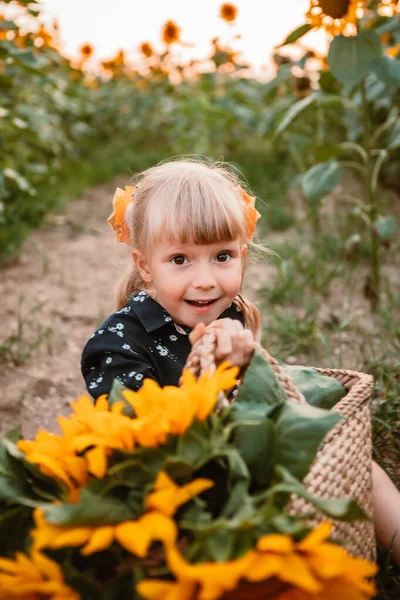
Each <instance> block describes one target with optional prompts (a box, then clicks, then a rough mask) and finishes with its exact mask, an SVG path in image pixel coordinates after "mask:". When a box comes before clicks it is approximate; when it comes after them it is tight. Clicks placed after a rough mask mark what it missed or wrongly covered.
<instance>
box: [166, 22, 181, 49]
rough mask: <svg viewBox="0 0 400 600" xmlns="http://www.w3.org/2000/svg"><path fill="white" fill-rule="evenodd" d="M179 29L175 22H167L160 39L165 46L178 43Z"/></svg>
mask: <svg viewBox="0 0 400 600" xmlns="http://www.w3.org/2000/svg"><path fill="white" fill-rule="evenodd" d="M180 35H181V28H180V27H179V25H177V24H176V23H175V21H167V22H166V23H165V25H164V27H163V28H162V39H163V41H164V42H165V43H166V44H168V45H169V44H174V43H175V42H177V41H179V38H180Z"/></svg>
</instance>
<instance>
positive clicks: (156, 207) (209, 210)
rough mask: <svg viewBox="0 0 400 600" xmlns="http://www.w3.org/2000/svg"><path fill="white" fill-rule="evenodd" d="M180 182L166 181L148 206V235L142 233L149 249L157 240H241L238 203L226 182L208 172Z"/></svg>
mask: <svg viewBox="0 0 400 600" xmlns="http://www.w3.org/2000/svg"><path fill="white" fill-rule="evenodd" d="M209 172H210V170H209ZM209 174H210V175H211V174H212V175H214V174H216V177H214V176H212V177H210V176H207V175H209ZM180 179H181V181H180V182H177V181H176V178H175V177H174V178H171V179H169V180H167V181H166V182H165V183H164V184H163V186H162V188H161V189H158V190H157V192H156V194H155V195H154V198H153V199H152V201H151V202H149V203H148V206H147V210H148V214H147V215H146V216H147V218H146V219H145V222H146V223H147V224H148V231H147V232H146V233H145V232H143V233H144V235H145V238H146V239H147V241H148V243H149V244H150V247H152V246H153V244H154V243H155V242H156V241H157V240H160V239H161V240H163V241H165V242H173V241H179V242H181V243H183V244H186V243H194V244H213V243H216V242H218V241H232V240H237V239H241V240H244V239H245V237H246V233H245V223H244V218H243V211H242V207H241V205H240V200H239V197H238V195H237V193H236V192H235V190H234V189H233V185H231V183H230V182H229V181H228V180H227V179H226V178H224V177H221V175H220V174H219V173H216V172H215V171H214V173H213V172H212V171H211V173H207V174H206V176H204V173H199V177H195V178H193V173H191V177H190V178H189V177H186V178H185V177H181V178H180ZM177 183H178V185H177Z"/></svg>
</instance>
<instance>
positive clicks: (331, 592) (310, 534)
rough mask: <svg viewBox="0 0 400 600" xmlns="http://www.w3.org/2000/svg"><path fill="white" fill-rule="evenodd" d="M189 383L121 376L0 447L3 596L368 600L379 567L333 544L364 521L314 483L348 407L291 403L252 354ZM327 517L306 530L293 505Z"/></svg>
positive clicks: (45, 599) (1, 599)
mask: <svg viewBox="0 0 400 600" xmlns="http://www.w3.org/2000/svg"><path fill="white" fill-rule="evenodd" d="M237 375H238V370H237V368H236V367H234V368H232V367H230V366H229V365H228V364H222V365H220V366H219V367H218V368H217V369H216V370H215V371H214V372H213V373H205V374H203V375H201V376H200V377H199V378H198V379H196V377H195V376H194V375H193V374H192V373H191V372H190V370H186V371H184V373H183V375H182V380H181V385H180V386H179V387H172V386H171V387H165V388H160V387H159V386H158V385H157V383H155V382H154V381H152V380H145V381H144V384H143V387H142V388H141V389H140V390H139V391H137V392H133V391H130V390H128V389H126V388H124V387H123V386H122V385H121V384H119V382H117V381H116V382H115V384H114V387H113V389H112V391H111V393H110V395H109V397H108V398H107V397H101V398H99V399H98V400H97V402H96V403H95V404H94V403H93V402H92V401H91V400H90V398H89V397H87V396H82V397H81V398H79V399H78V400H77V401H76V402H75V403H73V404H72V409H73V412H72V414H71V416H70V417H69V418H65V417H60V418H59V425H60V428H61V432H62V433H61V434H59V435H57V434H53V433H49V432H47V431H39V433H38V434H37V437H36V439H35V440H34V441H25V440H21V439H19V434H18V432H17V431H13V432H10V433H9V434H8V435H6V436H3V437H2V438H1V442H0V508H1V520H0V555H1V558H0V600H6V599H7V600H78V599H79V598H81V599H84V600H114V599H115V600H116V599H119V598H124V599H125V600H139V599H140V600H216V599H223V600H242V599H243V600H244V599H246V600H251V599H257V598H259V599H261V598H263V599H269V598H276V599H278V598H279V600H290V599H291V600H311V599H325V600H328V599H332V600H333V599H334V598H335V599H336V598H337V597H340V595H342V597H343V598H347V599H350V598H351V599H352V600H364V599H366V598H371V597H372V596H373V595H374V593H375V588H374V584H373V582H372V581H371V578H372V577H373V575H374V574H375V573H376V565H375V564H374V563H372V562H368V561H366V560H364V559H361V558H357V557H354V556H351V555H350V554H349V553H348V552H347V551H346V550H345V549H344V548H343V547H341V546H340V545H338V544H337V543H333V542H332V541H331V540H330V534H331V525H330V520H331V519H335V520H338V519H339V520H340V519H342V520H352V519H362V518H365V514H364V513H363V511H362V510H361V509H360V508H359V507H358V505H357V504H356V503H355V502H354V501H353V500H351V499H343V500H338V499H321V498H316V497H314V496H313V495H312V494H310V493H309V492H308V491H307V489H306V487H305V486H304V484H303V479H304V477H305V475H306V474H307V472H308V471H309V469H310V466H311V464H312V462H313V460H314V458H315V455H316V452H317V448H318V446H319V444H320V443H321V441H322V439H323V438H324V437H325V435H326V434H327V432H328V431H329V430H330V429H331V428H332V427H333V426H334V425H335V424H336V423H337V422H338V420H340V419H341V417H340V415H338V414H335V413H332V412H330V411H328V410H325V409H321V408H316V407H314V406H310V405H304V404H295V403H294V402H291V401H290V400H288V398H287V397H286V395H285V392H284V390H283V388H282V387H281V386H280V384H279V382H278V381H277V379H276V377H275V375H274V372H273V370H272V369H271V367H270V365H269V364H268V362H267V361H265V359H264V357H263V355H262V354H261V353H259V352H256V353H255V355H254V358H253V360H252V362H251V363H250V365H249V367H248V368H247V371H246V374H245V377H244V379H243V382H242V384H241V386H240V387H239V393H238V395H237V397H236V399H235V402H234V403H233V404H232V405H230V406H228V407H224V408H222V409H221V410H220V411H219V412H218V414H216V412H215V410H214V409H215V406H216V403H217V397H218V394H220V393H221V391H226V390H230V389H231V388H233V387H234V386H235V384H236V381H237ZM293 494H295V495H296V496H299V497H303V498H306V499H307V501H308V502H309V503H311V505H313V507H314V508H315V510H316V511H318V512H319V513H321V512H322V513H324V514H325V515H326V517H327V519H326V521H325V522H323V523H322V524H320V525H319V526H317V527H314V528H312V527H311V526H310V525H309V521H308V520H307V518H306V517H307V516H310V515H303V516H301V515H297V514H293V511H291V510H290V499H291V497H292V496H293Z"/></svg>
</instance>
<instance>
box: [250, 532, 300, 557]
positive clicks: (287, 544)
mask: <svg viewBox="0 0 400 600" xmlns="http://www.w3.org/2000/svg"><path fill="white" fill-rule="evenodd" d="M257 548H258V549H259V550H261V551H262V552H274V553H276V554H289V553H290V552H293V550H294V544H293V541H292V538H291V537H290V536H288V535H284V534H279V533H272V534H271V533H270V534H267V535H264V536H263V537H262V538H260V539H259V540H258V542H257Z"/></svg>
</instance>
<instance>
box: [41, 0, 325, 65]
mask: <svg viewBox="0 0 400 600" xmlns="http://www.w3.org/2000/svg"><path fill="white" fill-rule="evenodd" d="M222 3H223V2H222V0H199V1H197V2H194V1H193V0H41V5H42V16H43V18H44V20H45V21H48V22H50V21H51V20H52V19H53V18H57V19H58V21H59V24H60V33H61V41H62V43H63V49H64V52H65V53H66V54H67V55H69V56H72V57H73V56H76V54H77V49H78V48H79V46H80V45H81V44H83V43H91V44H93V45H94V46H95V48H96V57H97V58H99V59H100V60H104V59H108V58H111V57H112V56H113V55H115V53H116V51H117V50H118V49H120V48H124V49H125V50H126V51H127V53H128V56H131V57H133V58H134V57H135V56H137V48H138V46H139V44H140V43H141V42H143V41H149V42H150V43H151V44H152V45H153V46H154V47H155V49H158V50H161V49H162V45H161V42H160V31H161V28H162V25H163V24H164V23H165V22H166V21H167V20H169V19H172V20H174V21H176V23H178V25H179V26H180V27H181V37H182V39H183V41H184V42H188V43H192V44H194V47H192V48H184V49H177V52H178V53H181V54H180V55H181V57H182V58H183V59H185V60H186V59H190V58H192V57H193V58H204V57H206V56H208V55H209V53H210V47H211V46H210V40H211V39H212V38H213V37H215V36H220V37H221V39H222V40H226V41H227V40H229V39H232V38H233V37H234V36H235V35H236V34H240V35H241V39H240V40H234V43H233V46H234V48H235V49H237V50H240V51H241V53H242V54H241V55H242V56H243V57H244V59H245V60H247V61H248V62H250V63H251V64H252V65H253V66H254V70H255V72H257V73H259V74H262V73H266V72H268V70H270V69H271V65H270V60H269V57H270V55H271V52H272V49H273V47H274V46H276V45H277V44H279V43H281V42H282V41H283V40H284V38H285V37H286V35H287V33H288V32H290V31H291V30H292V29H294V28H295V27H297V26H298V25H300V24H302V23H304V13H305V11H306V9H307V7H308V5H309V2H308V0H236V1H233V2H232V3H233V4H235V5H236V6H237V8H238V18H237V20H236V24H235V26H233V27H232V26H229V25H228V24H227V23H225V22H224V21H222V20H221V19H220V18H219V16H218V15H219V7H220V6H221V4H222ZM321 39H322V38H319V37H318V34H314V33H311V34H309V35H308V36H307V44H308V45H310V46H312V47H315V46H318V44H319V43H320V42H321Z"/></svg>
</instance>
